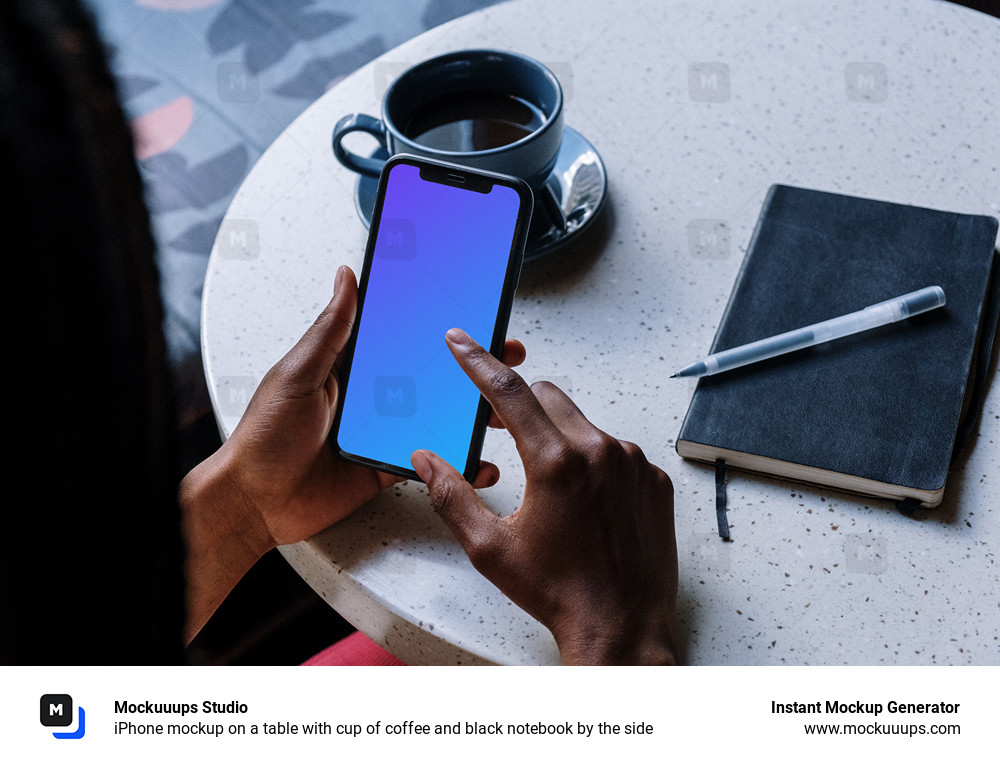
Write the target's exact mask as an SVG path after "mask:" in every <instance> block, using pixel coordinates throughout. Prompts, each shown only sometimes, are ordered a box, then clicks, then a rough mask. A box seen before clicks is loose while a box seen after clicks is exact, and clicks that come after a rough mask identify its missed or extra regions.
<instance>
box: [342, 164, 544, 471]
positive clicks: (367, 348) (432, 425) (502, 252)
mask: <svg viewBox="0 0 1000 766" xmlns="http://www.w3.org/2000/svg"><path fill="white" fill-rule="evenodd" d="M457 170H459V169H456V171H457ZM458 178H461V179H463V180H462V181H461V182H456V179H458ZM507 180H509V181H510V182H512V183H510V184H508V183H507V182H506V181H507ZM507 180H504V179H503V178H502V177H498V178H496V179H494V178H493V177H492V176H482V175H480V174H475V173H472V172H470V171H466V170H465V169H460V172H452V171H449V170H448V168H447V167H445V166H438V165H436V164H432V163H425V162H423V161H416V160H400V159H399V158H395V159H393V160H390V161H389V162H388V163H387V164H386V168H385V169H384V170H383V175H382V178H381V179H380V184H379V194H378V197H377V199H376V204H375V210H374V213H373V217H372V227H371V233H370V235H369V242H368V250H367V252H366V255H365V265H364V268H363V270H362V275H361V284H360V289H361V293H360V305H359V315H358V318H357V323H356V327H355V336H354V338H353V350H352V351H351V352H350V355H349V358H348V361H347V365H346V368H347V369H346V376H345V378H346V383H344V382H342V388H341V394H342V396H341V408H340V410H339V413H338V419H337V423H336V424H335V428H334V431H335V434H336V444H337V447H338V449H339V450H340V452H341V454H343V455H344V456H345V457H347V458H349V459H354V460H359V461H360V462H364V463H365V464H368V465H373V466H375V467H378V468H380V469H382V470H387V471H390V472H392V473H397V474H401V475H406V476H411V477H415V476H416V474H415V473H414V472H413V469H412V466H411V464H410V455H411V454H412V453H413V451H414V450H417V449H429V450H431V451H433V452H436V453H437V454H438V455H440V456H441V457H442V458H444V459H445V460H447V461H448V462H449V463H450V464H451V465H452V466H454V467H455V468H456V469H457V470H458V471H460V472H462V473H463V474H465V475H466V477H467V478H471V477H472V476H474V475H475V472H476V471H477V470H478V463H479V453H480V450H481V448H482V439H483V434H484V433H485V428H486V418H487V417H488V413H489V410H488V407H487V406H486V405H485V404H484V403H482V402H481V397H480V393H479V390H478V389H477V388H476V387H475V385H474V384H473V383H472V381H470V380H469V378H468V377H467V376H466V375H465V373H464V372H463V371H462V369H461V368H460V367H459V366H458V363H457V362H456V361H455V358H454V357H453V356H452V354H451V352H450V350H449V349H448V346H447V344H446V343H445V337H444V336H445V333H446V332H447V331H448V330H449V329H450V328H452V327H460V328H462V329H463V330H465V331H466V332H467V333H468V334H469V335H470V336H472V338H473V339H475V340H476V341H477V342H478V343H479V344H480V345H482V346H483V347H485V348H487V349H490V350H491V351H492V352H493V353H495V354H499V353H500V351H501V350H502V348H503V343H504V338H505V336H506V331H507V321H508V319H509V315H510V304H511V302H512V299H513V291H514V289H515V287H516V283H517V276H518V272H519V269H520V261H521V255H522V253H523V248H524V238H525V232H526V230H527V220H526V218H527V216H528V215H530V209H531V207H530V192H528V191H527V187H525V186H524V184H523V183H522V182H520V181H516V179H507ZM525 195H527V198H526V196H525Z"/></svg>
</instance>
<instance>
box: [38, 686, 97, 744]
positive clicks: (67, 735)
mask: <svg viewBox="0 0 1000 766" xmlns="http://www.w3.org/2000/svg"><path fill="white" fill-rule="evenodd" d="M39 707H40V709H39V715H38V720H39V721H40V722H41V724H42V726H56V727H60V728H62V727H66V726H71V725H72V724H73V698H72V697H70V696H69V695H68V694H43V695H42V697H41V699H40V700H39ZM85 733H86V715H85V713H84V712H83V708H82V707H81V708H77V717H76V731H54V732H52V736H53V737H55V738H56V739H80V738H82V737H83V735H84V734H85Z"/></svg>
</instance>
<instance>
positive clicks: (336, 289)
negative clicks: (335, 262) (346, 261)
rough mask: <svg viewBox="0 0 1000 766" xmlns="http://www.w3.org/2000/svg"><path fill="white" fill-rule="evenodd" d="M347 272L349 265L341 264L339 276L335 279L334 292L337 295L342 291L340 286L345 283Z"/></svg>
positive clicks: (338, 270) (338, 271)
mask: <svg viewBox="0 0 1000 766" xmlns="http://www.w3.org/2000/svg"><path fill="white" fill-rule="evenodd" d="M345 273H347V267H346V266H341V267H340V268H339V269H337V276H336V277H335V278H334V280H333V294H334V295H336V294H337V293H339V292H340V286H341V285H342V284H343V283H344V274H345Z"/></svg>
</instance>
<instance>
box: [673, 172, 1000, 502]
mask: <svg viewBox="0 0 1000 766" xmlns="http://www.w3.org/2000/svg"><path fill="white" fill-rule="evenodd" d="M996 236H997V220H996V219H995V218H991V217H988V216H981V215H966V214H961V213H953V212H946V211H939V210H930V209H927V208H920V207H913V206H909V205H901V204H898V203H892V202H885V201H879V200H873V199H865V198H860V197H851V196H847V195H842V194H835V193H831V192H824V191H818V190H813V189H804V188H798V187H792V186H783V185H776V186H773V187H771V189H770V190H769V192H768V194H767V197H766V199H765V202H764V205H763V209H762V211H761V214H760V217H759V219H758V221H757V226H756V228H755V230H754V233H753V235H752V238H751V240H750V243H749V245H748V248H747V252H746V256H745V257H744V260H743V265H742V267H741V269H740V271H739V274H738V276H737V278H736V282H735V285H734V286H733V289H732V292H731V295H730V299H729V303H728V304H727V306H726V309H725V311H724V313H723V315H722V318H721V320H720V322H719V328H718V331H717V332H716V336H715V340H714V342H713V343H712V347H711V349H709V350H707V351H710V352H715V351H721V350H724V349H727V348H732V347H734V346H738V345H742V344H744V343H748V342H750V341H752V340H757V339H759V338H765V337H769V336H771V335H776V334H778V333H781V332H785V331H787V330H792V329H795V328H798V327H803V326H805V325H809V324H812V323H814V322H819V321H822V320H825V319H829V318H832V317H836V316H840V315H842V314H846V313H849V312H852V311H856V310H859V309H863V308H865V307H866V306H869V305H871V304H873V303H878V302H880V301H883V300H887V299H889V298H893V297H895V296H898V295H902V294H904V293H908V292H911V291H913V290H918V289H920V288H923V287H927V286H929V285H940V286H941V287H942V288H944V291H945V296H946V300H947V303H946V305H945V306H944V307H942V308H939V309H935V310H933V311H930V312H927V313H926V314H921V315H919V316H914V317H910V318H908V319H905V320H903V321H901V322H897V323H894V324H891V325H887V326H884V327H880V328H876V329H873V330H869V331H866V332H863V333H860V334H857V335H853V336H849V337H845V338H840V339H838V340H835V341H830V342H828V343H824V344H821V345H818V346H813V347H812V348H808V349H802V350H800V351H796V352H793V353H790V354H787V355H785V356H781V357H776V358H773V359H769V360H765V361H762V362H757V363H755V364H752V365H748V366H745V367H742V368H739V369H734V370H730V371H729V372H724V373H719V374H716V375H712V376H707V377H703V378H701V379H699V381H698V384H697V387H696V389H695V391H694V394H693V396H692V399H691V404H690V407H689V409H688V412H687V415H686V416H685V419H684V421H683V424H682V426H681V430H680V434H679V435H678V439H677V443H676V449H677V452H678V453H679V454H680V455H681V456H682V457H684V458H689V459H693V460H704V461H710V462H717V461H719V460H720V459H721V460H724V461H725V465H726V466H729V467H734V468H741V469H746V470H749V471H756V472H760V473H765V474H770V475H773V476H779V477H783V478H787V479H791V480H793V481H801V482H807V483H810V484H818V485H823V486H829V487H835V488H839V489H843V490H847V491H850V492H856V493H861V494H865V495H873V496H878V497H885V498H895V499H898V500H901V501H906V502H908V503H911V504H913V505H916V504H918V503H919V504H921V505H924V506H935V505H937V504H939V503H940V502H941V499H942V497H943V494H944V489H945V483H946V480H947V475H948V469H949V465H950V463H951V459H952V453H953V451H957V448H958V446H960V444H958V445H957V442H960V441H961V440H962V438H963V436H964V434H967V433H968V431H970V430H971V428H972V426H974V424H975V416H976V414H977V411H978V406H979V404H980V403H981V401H967V397H966V395H967V392H968V393H969V397H968V398H969V399H970V400H971V399H977V398H978V399H981V397H982V394H983V389H984V387H985V382H986V380H987V376H986V374H985V373H986V371H987V369H988V363H989V355H990V349H991V347H992V338H993V336H994V334H995V332H996V325H997V304H998V299H997V297H998V296H997V293H998V292H1000V287H998V285H997V283H998V282H1000V265H998V264H997V261H1000V256H998V255H995V253H994V248H995V246H996ZM974 358H975V360H976V361H975V364H974ZM687 361H693V360H687ZM967 390H968V391H967ZM963 416H964V420H963ZM970 417H971V418H972V420H971V422H970V420H969V418H970Z"/></svg>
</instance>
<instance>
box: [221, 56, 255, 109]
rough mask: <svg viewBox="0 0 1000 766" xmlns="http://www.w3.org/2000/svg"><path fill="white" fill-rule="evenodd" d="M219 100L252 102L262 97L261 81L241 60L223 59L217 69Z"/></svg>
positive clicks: (238, 102)
mask: <svg viewBox="0 0 1000 766" xmlns="http://www.w3.org/2000/svg"><path fill="white" fill-rule="evenodd" d="M215 84H216V86H217V87H218V89H219V101H228V102H230V103H235V104H252V103H254V102H255V101H256V100H257V99H258V98H260V81H259V80H258V79H257V75H255V74H254V73H253V72H251V71H250V70H249V69H247V68H246V66H244V65H243V64H242V63H240V62H239V61H223V62H222V63H221V64H219V66H218V67H217V68H216V70H215Z"/></svg>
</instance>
